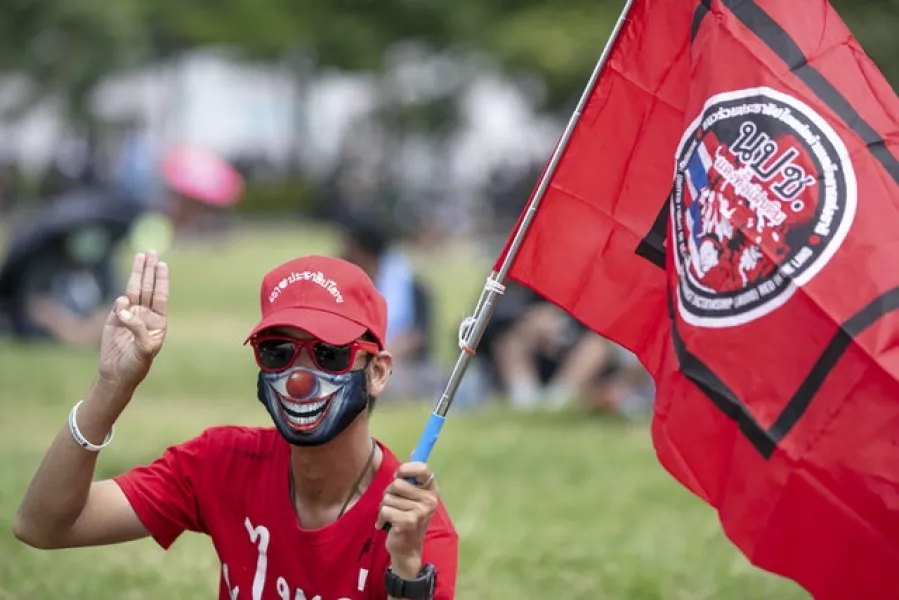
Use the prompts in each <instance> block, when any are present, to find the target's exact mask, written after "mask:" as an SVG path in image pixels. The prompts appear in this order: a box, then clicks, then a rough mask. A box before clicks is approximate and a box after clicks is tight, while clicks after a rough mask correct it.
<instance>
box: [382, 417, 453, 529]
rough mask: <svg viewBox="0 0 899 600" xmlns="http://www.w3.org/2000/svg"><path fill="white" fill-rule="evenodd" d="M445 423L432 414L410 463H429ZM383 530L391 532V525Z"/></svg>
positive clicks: (385, 524) (386, 524) (410, 481)
mask: <svg viewBox="0 0 899 600" xmlns="http://www.w3.org/2000/svg"><path fill="white" fill-rule="evenodd" d="M444 421H446V417H442V416H440V415H438V414H437V413H431V416H430V418H428V422H427V423H426V424H425V429H424V431H422V432H421V437H419V438H418V444H416V445H415V450H413V451H412V456H411V457H410V458H409V462H428V457H430V456H431V450H433V449H434V444H436V443H437V438H438V437H440V430H441V429H443V422H444ZM406 481H408V482H409V483H411V484H413V485H415V484H417V483H418V482H417V481H415V480H414V479H407V480H406ZM383 529H384V531H390V523H384V528H383Z"/></svg>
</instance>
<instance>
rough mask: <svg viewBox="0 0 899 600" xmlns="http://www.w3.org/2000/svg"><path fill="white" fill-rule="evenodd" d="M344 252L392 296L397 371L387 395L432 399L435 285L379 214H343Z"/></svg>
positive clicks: (390, 337)
mask: <svg viewBox="0 0 899 600" xmlns="http://www.w3.org/2000/svg"><path fill="white" fill-rule="evenodd" d="M341 221H342V224H343V231H342V235H341V250H340V256H341V257H343V258H344V259H345V260H348V261H349V262H351V263H353V264H355V265H358V266H359V267H361V268H362V270H363V271H365V272H366V274H368V276H369V277H370V278H371V279H372V281H374V282H375V287H376V288H377V289H378V291H379V292H381V294H383V295H384V297H385V298H386V299H387V306H388V309H387V311H388V312H387V347H388V348H389V349H390V353H391V354H392V355H393V364H394V373H393V378H392V379H391V384H390V391H389V393H388V394H385V397H386V398H396V399H403V400H410V399H429V398H430V397H431V396H433V395H434V394H435V393H436V392H437V386H438V385H440V381H439V379H440V372H439V369H438V367H437V365H436V364H435V363H434V358H433V354H432V345H433V342H434V323H433V322H434V314H433V313H434V310H433V299H432V296H431V294H430V290H429V289H428V288H427V287H426V286H425V285H424V284H423V283H422V281H421V280H420V279H419V278H418V277H417V276H416V275H415V272H414V270H413V268H412V264H411V263H410V261H409V259H408V257H407V256H406V254H405V253H404V252H403V251H402V250H400V249H399V248H397V247H396V246H395V245H394V244H393V239H392V238H393V236H392V235H391V233H390V231H389V230H388V228H387V227H386V226H385V225H384V224H383V223H382V222H381V221H380V220H379V219H378V218H377V217H375V216H374V215H371V214H366V213H363V212H355V213H350V214H347V215H344V217H343V218H342V219H341Z"/></svg>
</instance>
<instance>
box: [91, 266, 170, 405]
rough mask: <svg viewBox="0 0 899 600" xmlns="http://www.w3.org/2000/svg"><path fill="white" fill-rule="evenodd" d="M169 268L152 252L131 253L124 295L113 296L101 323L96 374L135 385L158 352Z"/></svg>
mask: <svg viewBox="0 0 899 600" xmlns="http://www.w3.org/2000/svg"><path fill="white" fill-rule="evenodd" d="M168 303H169V269H168V265H166V264H165V263H164V262H159V258H158V256H157V255H156V252H154V251H153V250H150V251H149V252H147V253H146V254H144V253H140V254H137V255H135V257H134V262H133V264H132V265H131V276H130V277H129V278H128V285H127V286H126V287H125V295H124V296H119V297H118V298H116V301H115V305H114V306H113V309H112V312H111V313H110V314H109V317H108V318H107V319H106V324H105V325H104V326H103V334H102V337H101V341H100V377H101V378H102V379H103V380H104V381H106V382H109V383H112V384H114V385H117V386H123V387H137V385H138V384H140V382H141V381H143V379H144V377H146V376H147V373H148V372H149V371H150V366H151V365H152V364H153V359H154V358H156V355H157V354H159V350H160V349H161V348H162V343H163V341H164V340H165V334H166V324H167V323H166V312H167V310H168Z"/></svg>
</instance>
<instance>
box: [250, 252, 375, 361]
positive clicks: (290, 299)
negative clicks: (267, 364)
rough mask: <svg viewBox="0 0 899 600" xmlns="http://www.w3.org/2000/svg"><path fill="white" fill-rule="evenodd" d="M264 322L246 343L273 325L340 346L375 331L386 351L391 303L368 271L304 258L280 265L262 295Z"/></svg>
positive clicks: (271, 273)
mask: <svg viewBox="0 0 899 600" xmlns="http://www.w3.org/2000/svg"><path fill="white" fill-rule="evenodd" d="M259 303H260V308H261V312H262V320H261V321H259V324H258V325H256V327H254V328H253V331H251V332H250V335H249V336H248V337H247V339H246V341H244V344H246V343H247V342H249V341H250V339H252V337H253V336H255V335H256V334H258V333H259V332H260V331H262V330H264V329H268V328H269V327H296V328H298V329H302V330H303V331H307V332H309V333H310V334H311V335H313V336H315V337H316V338H318V339H320V340H322V341H323V342H327V343H329V344H334V345H335V346H343V345H346V344H349V343H351V342H353V341H355V340H358V339H359V338H361V337H362V336H363V335H364V334H365V333H366V332H369V333H371V335H372V336H373V337H374V338H375V341H376V342H377V343H378V346H380V347H381V348H383V347H384V338H385V336H386V332H387V301H386V300H384V296H382V295H381V293H380V292H379V291H378V290H377V289H376V288H375V284H374V283H372V281H371V279H369V277H368V275H366V274H365V271H363V270H362V269H360V268H359V267H357V266H356V265H354V264H352V263H350V262H347V261H345V260H342V259H339V258H333V257H330V256H303V257H300V258H296V259H294V260H292V261H290V262H286V263H284V264H283V265H281V266H278V267H275V268H274V269H272V270H271V271H269V272H268V274H267V275H266V276H265V277H264V278H263V279H262V288H261V289H260V291H259Z"/></svg>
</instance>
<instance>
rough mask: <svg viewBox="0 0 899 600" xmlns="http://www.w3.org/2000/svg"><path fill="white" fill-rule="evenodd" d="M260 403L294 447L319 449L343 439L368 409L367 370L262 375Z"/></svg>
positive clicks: (289, 371)
mask: <svg viewBox="0 0 899 600" xmlns="http://www.w3.org/2000/svg"><path fill="white" fill-rule="evenodd" d="M257 395H258V397H259V401H260V402H262V404H264V405H265V407H266V409H267V410H268V412H269V415H270V416H271V418H272V420H273V421H274V423H275V427H277V429H278V431H279V432H280V433H281V435H282V436H283V437H284V439H285V440H287V442H288V443H290V444H292V445H295V446H319V445H321V444H326V443H328V442H330V441H331V440H333V439H334V438H336V437H337V436H338V435H340V434H341V433H342V432H343V431H344V430H345V429H346V428H347V427H349V425H350V423H352V422H353V421H355V420H356V418H357V417H358V416H359V415H360V414H361V413H362V412H363V411H364V410H365V409H366V407H367V406H368V404H369V395H368V391H367V389H366V376H365V370H358V371H349V372H347V373H340V374H334V373H328V372H327V371H319V370H315V369H310V368H306V367H293V368H290V369H287V370H285V371H279V372H275V373H272V372H265V371H260V372H259V379H258V383H257Z"/></svg>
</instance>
